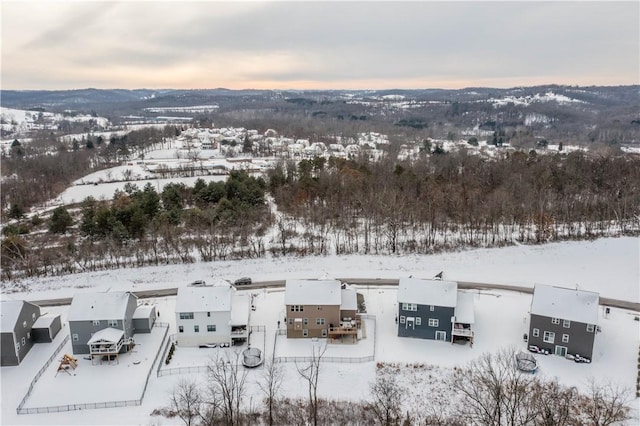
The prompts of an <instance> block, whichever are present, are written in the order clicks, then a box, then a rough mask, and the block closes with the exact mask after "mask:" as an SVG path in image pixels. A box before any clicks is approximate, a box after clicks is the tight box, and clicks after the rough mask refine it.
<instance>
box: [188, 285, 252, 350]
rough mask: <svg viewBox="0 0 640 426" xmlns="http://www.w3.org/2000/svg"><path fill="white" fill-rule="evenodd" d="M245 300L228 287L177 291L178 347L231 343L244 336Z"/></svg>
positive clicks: (247, 316) (206, 287)
mask: <svg viewBox="0 0 640 426" xmlns="http://www.w3.org/2000/svg"><path fill="white" fill-rule="evenodd" d="M249 304H250V301H249V298H248V295H247V294H246V293H244V292H243V293H242V294H237V292H236V290H235V289H234V288H233V287H232V286H231V285H225V284H223V285H216V286H187V287H180V289H178V296H177V298H176V308H175V309H176V312H175V313H176V326H177V328H178V337H177V339H178V345H181V346H199V345H206V344H221V343H224V344H231V343H233V341H234V340H243V339H246V338H247V337H248V322H249Z"/></svg>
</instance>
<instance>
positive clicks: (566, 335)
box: [562, 334, 569, 343]
mask: <svg viewBox="0 0 640 426" xmlns="http://www.w3.org/2000/svg"><path fill="white" fill-rule="evenodd" d="M562 343H569V335H568V334H563V335H562Z"/></svg>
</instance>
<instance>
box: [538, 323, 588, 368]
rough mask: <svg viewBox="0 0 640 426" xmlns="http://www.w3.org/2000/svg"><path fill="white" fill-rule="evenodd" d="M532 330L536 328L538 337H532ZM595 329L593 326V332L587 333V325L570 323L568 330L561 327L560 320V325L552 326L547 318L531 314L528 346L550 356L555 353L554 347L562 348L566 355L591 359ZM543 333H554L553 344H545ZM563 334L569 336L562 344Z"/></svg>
mask: <svg viewBox="0 0 640 426" xmlns="http://www.w3.org/2000/svg"><path fill="white" fill-rule="evenodd" d="M534 328H537V329H538V330H539V331H540V333H539V335H538V337H534V336H533V329H534ZM595 328H596V326H595V325H594V331H593V332H590V331H587V324H585V323H581V322H575V321H571V323H570V325H569V328H565V327H563V320H562V318H560V324H553V323H552V322H551V318H549V317H543V316H540V315H534V314H531V320H530V324H529V344H530V345H536V346H538V347H541V348H544V349H547V350H548V351H549V352H551V353H552V354H553V353H555V350H556V346H564V347H566V348H567V353H569V354H572V355H574V354H579V355H581V356H585V357H587V358H591V357H592V355H593V343H594V340H595V335H596V333H595ZM545 331H550V332H553V333H555V340H554V343H546V342H545V341H544V332H545ZM563 334H568V335H569V342H568V343H563V342H562V335H563Z"/></svg>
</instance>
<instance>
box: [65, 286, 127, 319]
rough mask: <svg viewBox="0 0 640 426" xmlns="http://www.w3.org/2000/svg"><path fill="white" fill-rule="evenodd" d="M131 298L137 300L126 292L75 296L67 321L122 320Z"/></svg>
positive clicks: (79, 294)
mask: <svg viewBox="0 0 640 426" xmlns="http://www.w3.org/2000/svg"><path fill="white" fill-rule="evenodd" d="M131 297H133V298H135V299H137V297H136V296H135V295H133V294H131V293H130V292H127V291H113V292H98V293H78V294H75V295H74V296H73V300H72V301H71V308H69V315H68V317H67V321H90V320H109V319H113V320H115V319H124V317H125V315H126V312H127V305H128V304H129V300H130V298H131Z"/></svg>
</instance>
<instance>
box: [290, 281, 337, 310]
mask: <svg viewBox="0 0 640 426" xmlns="http://www.w3.org/2000/svg"><path fill="white" fill-rule="evenodd" d="M284 303H285V305H338V306H340V304H341V303H342V293H341V289H340V281H338V280H287V283H286V285H285V293H284Z"/></svg>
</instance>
